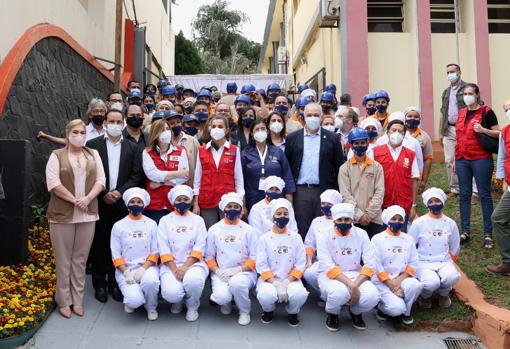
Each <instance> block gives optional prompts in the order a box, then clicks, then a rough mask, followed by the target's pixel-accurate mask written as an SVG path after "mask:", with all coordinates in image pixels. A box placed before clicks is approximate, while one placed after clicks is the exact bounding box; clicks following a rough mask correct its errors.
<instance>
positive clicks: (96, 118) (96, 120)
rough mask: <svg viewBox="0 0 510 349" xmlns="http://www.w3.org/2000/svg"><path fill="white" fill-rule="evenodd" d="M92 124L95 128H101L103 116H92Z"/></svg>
mask: <svg viewBox="0 0 510 349" xmlns="http://www.w3.org/2000/svg"><path fill="white" fill-rule="evenodd" d="M92 122H93V123H94V125H96V126H101V125H102V124H103V122H104V117H103V115H92Z"/></svg>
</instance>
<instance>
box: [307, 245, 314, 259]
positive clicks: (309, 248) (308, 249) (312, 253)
mask: <svg viewBox="0 0 510 349" xmlns="http://www.w3.org/2000/svg"><path fill="white" fill-rule="evenodd" d="M305 252H306V254H307V255H308V256H311V257H312V256H313V255H314V254H315V251H314V250H313V248H311V247H307V248H305Z"/></svg>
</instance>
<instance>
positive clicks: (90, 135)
mask: <svg viewBox="0 0 510 349" xmlns="http://www.w3.org/2000/svg"><path fill="white" fill-rule="evenodd" d="M85 131H86V132H87V133H86V135H85V139H86V141H87V142H88V141H90V140H91V139H94V138H96V137H99V136H102V135H104V134H105V133H106V130H105V129H104V127H103V128H100V129H99V132H98V131H97V130H96V129H95V128H94V123H93V122H92V121H91V122H89V124H88V125H87V127H85Z"/></svg>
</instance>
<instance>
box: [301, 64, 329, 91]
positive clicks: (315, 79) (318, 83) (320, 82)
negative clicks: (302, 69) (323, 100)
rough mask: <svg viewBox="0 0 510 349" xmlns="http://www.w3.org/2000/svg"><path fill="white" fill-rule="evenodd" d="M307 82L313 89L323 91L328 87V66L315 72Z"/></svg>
mask: <svg viewBox="0 0 510 349" xmlns="http://www.w3.org/2000/svg"><path fill="white" fill-rule="evenodd" d="M305 84H307V85H308V87H310V88H311V89H313V90H315V91H317V92H322V91H324V89H325V88H326V68H322V69H321V70H319V71H318V72H317V73H315V74H314V75H313V76H312V77H311V78H310V79H308V80H307V81H306V82H305Z"/></svg>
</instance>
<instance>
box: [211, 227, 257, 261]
mask: <svg viewBox="0 0 510 349" xmlns="http://www.w3.org/2000/svg"><path fill="white" fill-rule="evenodd" d="M257 240H258V235H257V232H256V231H255V229H253V228H252V227H251V226H249V225H248V223H246V222H244V221H242V220H238V222H236V223H234V224H230V223H227V222H226V221H225V219H222V220H221V221H219V222H218V223H216V224H214V225H213V226H212V227H211V228H209V232H208V233H207V247H206V252H205V261H206V263H207V265H208V266H209V267H211V266H214V265H216V266H218V267H219V268H233V267H238V266H243V265H247V266H249V267H250V268H251V269H252V270H254V269H255V258H256V257H255V256H256V253H257Z"/></svg>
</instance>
